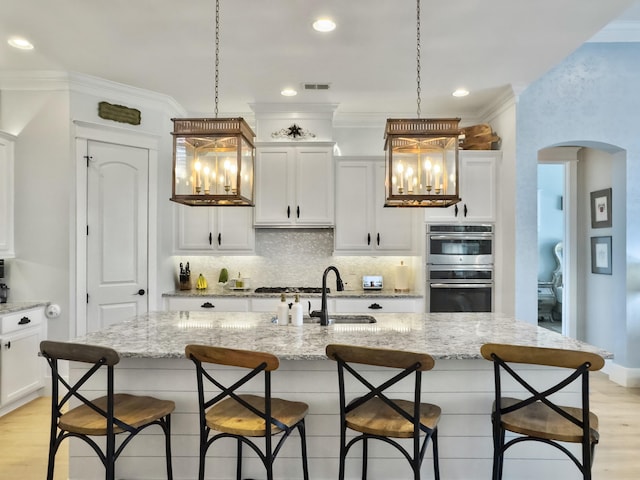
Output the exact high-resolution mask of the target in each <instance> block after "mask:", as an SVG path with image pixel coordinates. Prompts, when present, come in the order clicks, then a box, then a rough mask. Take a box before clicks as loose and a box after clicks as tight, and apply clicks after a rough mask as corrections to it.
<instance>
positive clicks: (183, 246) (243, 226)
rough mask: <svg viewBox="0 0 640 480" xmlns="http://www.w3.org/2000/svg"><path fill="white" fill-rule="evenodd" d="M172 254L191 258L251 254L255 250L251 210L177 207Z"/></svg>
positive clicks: (248, 208)
mask: <svg viewBox="0 0 640 480" xmlns="http://www.w3.org/2000/svg"><path fill="white" fill-rule="evenodd" d="M175 208H176V228H175V235H176V238H175V250H176V252H186V253H190V254H197V253H203V254H207V255H211V254H212V253H216V252H217V253H219V254H224V255H228V254H250V253H253V252H254V250H255V231H254V229H253V208H251V207H188V206H185V205H176V206H175Z"/></svg>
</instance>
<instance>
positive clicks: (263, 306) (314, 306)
mask: <svg viewBox="0 0 640 480" xmlns="http://www.w3.org/2000/svg"><path fill="white" fill-rule="evenodd" d="M286 298H287V304H289V303H293V301H294V297H293V295H291V294H287V297H286ZM309 302H311V310H320V307H321V306H322V299H321V298H320V297H301V298H300V304H301V305H302V313H303V314H304V315H308V313H309ZM279 303H280V298H277V297H274V298H252V299H251V311H252V312H265V313H273V314H275V313H276V312H277V311H278V304H279ZM327 308H328V309H329V311H330V312H332V311H333V301H332V300H331V299H328V300H327Z"/></svg>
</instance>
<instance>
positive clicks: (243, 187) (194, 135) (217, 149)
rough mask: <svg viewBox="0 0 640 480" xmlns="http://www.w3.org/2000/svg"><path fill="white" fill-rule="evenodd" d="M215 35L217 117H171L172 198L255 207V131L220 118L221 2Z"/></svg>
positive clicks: (239, 121) (241, 122) (240, 121)
mask: <svg viewBox="0 0 640 480" xmlns="http://www.w3.org/2000/svg"><path fill="white" fill-rule="evenodd" d="M215 35H216V54H215V118H173V119H172V121H173V132H172V133H171V134H172V135H173V188H172V194H171V200H173V201H174V202H178V203H182V204H185V205H191V206H221V207H222V206H253V184H254V182H253V175H254V165H255V146H254V143H253V140H254V138H255V133H253V130H251V127H249V125H248V124H247V122H245V121H244V119H243V118H240V117H238V118H218V79H219V72H218V67H219V63H220V60H219V44H220V1H219V0H216V32H215Z"/></svg>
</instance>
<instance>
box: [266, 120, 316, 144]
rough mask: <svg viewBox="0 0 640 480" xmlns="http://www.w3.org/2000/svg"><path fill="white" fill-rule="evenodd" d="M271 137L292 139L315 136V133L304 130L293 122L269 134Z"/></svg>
mask: <svg viewBox="0 0 640 480" xmlns="http://www.w3.org/2000/svg"><path fill="white" fill-rule="evenodd" d="M271 137H272V138H285V137H286V138H292V139H293V140H298V139H306V138H316V134H315V133H311V132H310V131H309V130H305V129H304V128H301V127H300V126H298V125H296V124H295V123H294V124H293V125H291V126H290V127H289V128H283V129H281V130H278V131H276V132H273V133H272V134H271Z"/></svg>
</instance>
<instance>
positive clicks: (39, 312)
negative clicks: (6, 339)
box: [0, 308, 44, 334]
mask: <svg viewBox="0 0 640 480" xmlns="http://www.w3.org/2000/svg"><path fill="white" fill-rule="evenodd" d="M43 322H44V309H43V308H34V309H30V310H21V311H19V312H14V313H9V314H7V315H3V316H2V323H0V333H2V334H7V333H11V332H17V331H19V330H24V329H26V328H31V327H35V326H39V325H41V324H42V323H43Z"/></svg>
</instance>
